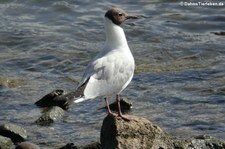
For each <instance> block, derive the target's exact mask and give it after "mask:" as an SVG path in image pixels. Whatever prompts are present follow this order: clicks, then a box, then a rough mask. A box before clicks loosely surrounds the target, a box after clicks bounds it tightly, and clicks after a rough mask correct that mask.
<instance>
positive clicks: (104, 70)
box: [64, 8, 137, 120]
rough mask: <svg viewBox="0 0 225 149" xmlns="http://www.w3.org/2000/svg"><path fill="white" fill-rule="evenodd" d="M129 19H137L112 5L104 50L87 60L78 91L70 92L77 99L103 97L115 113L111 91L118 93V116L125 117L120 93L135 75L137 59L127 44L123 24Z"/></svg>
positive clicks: (106, 20)
mask: <svg viewBox="0 0 225 149" xmlns="http://www.w3.org/2000/svg"><path fill="white" fill-rule="evenodd" d="M127 19H137V17H136V16H129V15H127V13H125V12H124V11H123V10H122V9H120V8H112V9H110V10H108V11H107V12H106V14H105V33H106V42H105V46H104V48H103V49H102V51H100V52H99V54H98V55H97V56H96V57H95V58H94V60H93V61H92V62H91V63H89V64H88V66H87V68H86V71H85V73H84V75H83V78H82V80H81V82H80V84H79V85H78V87H77V89H76V91H75V92H73V93H72V94H67V95H68V96H67V95H65V96H64V97H65V98H71V96H73V100H74V102H75V103H78V102H82V101H84V100H87V99H95V98H99V97H101V98H104V99H105V102H106V105H107V108H108V114H113V113H112V112H111V110H110V108H109V103H108V97H107V96H109V95H116V101H117V108H118V109H117V110H118V116H120V117H122V118H123V119H125V120H129V118H127V117H125V116H124V115H122V113H121V108H120V97H119V94H120V93H121V92H122V91H123V90H124V89H125V88H126V87H127V85H128V84H129V83H130V81H131V80H132V78H133V75H134V68H135V62H134V58H133V55H132V53H131V51H130V48H129V46H128V44H127V40H126V36H125V33H124V31H123V29H122V27H121V24H122V23H123V22H124V21H125V20H127Z"/></svg>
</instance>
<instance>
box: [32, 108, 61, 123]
mask: <svg viewBox="0 0 225 149" xmlns="http://www.w3.org/2000/svg"><path fill="white" fill-rule="evenodd" d="M64 114H65V111H64V110H63V109H62V108H60V107H57V106H54V107H51V108H50V109H47V111H45V112H44V113H43V114H42V115H41V116H40V117H39V118H38V119H37V120H36V121H35V123H37V124H39V125H49V124H51V123H53V122H55V121H57V120H59V119H61V118H62V117H63V115H64Z"/></svg>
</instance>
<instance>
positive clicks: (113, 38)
mask: <svg viewBox="0 0 225 149" xmlns="http://www.w3.org/2000/svg"><path fill="white" fill-rule="evenodd" d="M105 33H106V44H107V45H108V46H110V47H113V48H119V47H127V46H128V44H127V39H126V36H125V33H124V31H123V28H122V27H120V26H118V25H115V24H114V23H113V22H112V21H111V20H109V19H108V18H107V17H105Z"/></svg>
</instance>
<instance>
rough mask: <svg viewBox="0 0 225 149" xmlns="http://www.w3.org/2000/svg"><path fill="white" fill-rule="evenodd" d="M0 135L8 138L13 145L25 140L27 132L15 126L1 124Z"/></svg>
mask: <svg viewBox="0 0 225 149" xmlns="http://www.w3.org/2000/svg"><path fill="white" fill-rule="evenodd" d="M0 135H2V136H5V137H8V138H10V139H11V140H12V141H13V143H17V142H23V141H25V139H27V131H26V130H25V129H24V128H22V127H20V126H18V125H15V124H11V123H8V124H3V125H1V126H0Z"/></svg>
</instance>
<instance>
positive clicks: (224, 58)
mask: <svg viewBox="0 0 225 149" xmlns="http://www.w3.org/2000/svg"><path fill="white" fill-rule="evenodd" d="M111 6H119V7H121V8H123V9H125V10H126V11H127V12H128V13H131V14H137V15H140V16H141V19H139V20H132V21H127V22H126V23H125V24H124V25H123V28H124V30H125V32H126V35H127V39H128V41H129V45H130V48H131V49H132V52H133V54H134V56H135V60H136V71H135V75H134V79H133V81H132V83H131V84H130V85H129V87H128V88H127V89H126V90H124V92H123V96H126V97H128V98H129V99H130V100H131V101H132V102H133V109H132V111H131V112H130V113H129V114H132V115H140V116H143V117H146V118H148V119H150V120H151V121H153V122H154V123H156V124H158V125H160V126H161V127H162V128H163V129H164V130H167V131H168V132H170V133H172V134H174V135H178V136H180V137H190V136H193V135H197V134H209V135H211V136H214V137H217V138H219V139H225V134H224V132H225V99H224V96H225V70H224V68H225V46H224V43H225V36H223V33H224V32H225V16H224V14H225V9H224V8H225V2H224V6H220V7H219V6H181V5H180V2H179V1H175V2H169V1H166V0H165V1H160V0H155V1H152V2H148V1H147V0H140V1H132V0H128V1H124V2H121V3H118V2H117V1H111V2H109V1H90V0H78V1H72V0H67V1H55V0H54V1H53V0H48V1H37V0H29V1H22V0H8V1H5V0H1V1H0V20H1V21H0V81H1V84H0V97H1V99H0V104H1V109H0V113H1V117H0V121H1V124H2V123H7V122H12V123H16V124H18V125H22V126H24V127H25V129H27V130H28V131H29V132H30V136H29V140H30V141H31V142H34V143H36V144H39V145H40V146H42V147H44V148H51V147H57V146H60V144H63V143H67V142H74V143H75V144H82V143H88V142H90V141H93V140H94V141H95V140H98V139H99V135H100V128H101V124H102V120H103V118H104V117H105V116H106V111H105V110H99V108H100V107H102V106H104V102H103V101H102V100H97V99H96V100H91V101H87V102H83V103H80V104H78V105H73V107H72V108H71V109H70V110H69V111H68V112H67V113H66V116H65V117H64V118H63V120H62V121H58V122H56V123H54V124H52V125H50V126H46V127H41V126H37V125H35V124H33V122H34V121H35V120H36V119H37V118H38V117H39V116H40V115H41V109H39V108H37V107H36V106H35V105H34V102H35V101H37V99H39V98H41V97H42V96H43V95H45V94H47V93H49V92H51V91H52V90H54V89H57V88H61V89H66V90H72V89H74V88H75V87H76V85H77V84H78V82H79V80H80V79H81V76H82V73H83V71H84V69H85V66H86V65H87V63H88V62H89V61H90V60H91V59H92V58H93V57H94V56H95V55H96V53H97V52H98V51H99V50H100V49H101V47H102V45H103V43H104V38H105V36H104V28H103V16H104V14H105V12H106V10H108V9H109V8H110V7H111ZM111 101H114V99H113V98H112V99H111Z"/></svg>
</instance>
